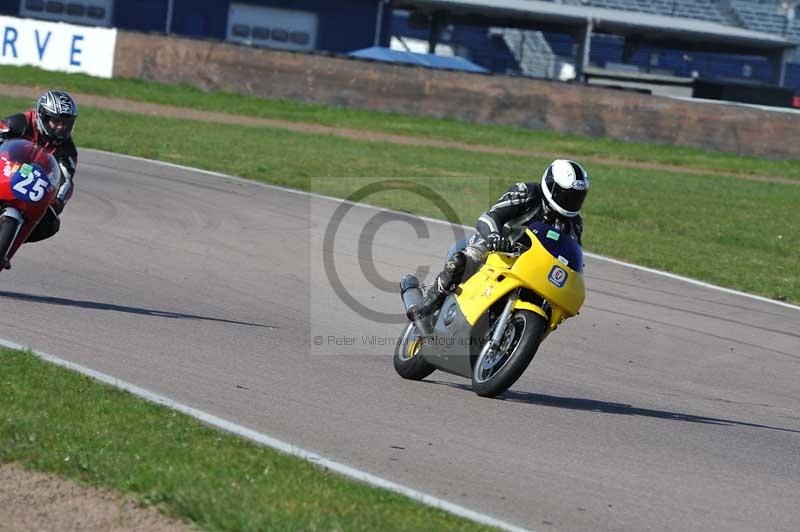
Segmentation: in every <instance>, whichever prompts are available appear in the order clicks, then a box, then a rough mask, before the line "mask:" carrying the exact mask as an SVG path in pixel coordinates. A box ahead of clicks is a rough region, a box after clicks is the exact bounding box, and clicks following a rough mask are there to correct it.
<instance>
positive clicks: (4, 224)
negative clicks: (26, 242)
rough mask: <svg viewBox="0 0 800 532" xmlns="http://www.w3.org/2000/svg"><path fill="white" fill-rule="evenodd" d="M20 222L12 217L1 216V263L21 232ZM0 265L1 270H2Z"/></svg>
mask: <svg viewBox="0 0 800 532" xmlns="http://www.w3.org/2000/svg"><path fill="white" fill-rule="evenodd" d="M19 225H20V221H19V220H17V219H16V218H12V217H11V216H0V262H2V259H3V258H4V257H5V256H6V253H8V251H9V250H10V249H11V246H12V245H13V244H14V238H16V236H17V233H18V232H19V231H18V229H19ZM2 266H3V265H0V270H2Z"/></svg>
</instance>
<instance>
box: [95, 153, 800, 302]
mask: <svg viewBox="0 0 800 532" xmlns="http://www.w3.org/2000/svg"><path fill="white" fill-rule="evenodd" d="M86 151H93V152H97V153H102V154H104V155H110V156H112V157H121V158H124V159H131V160H134V161H144V162H148V163H152V164H159V165H163V166H168V167H172V168H177V169H180V170H184V171H188V172H198V173H201V174H205V175H210V176H214V177H220V178H223V179H229V180H232V181H237V182H241V183H247V184H250V185H256V186H259V187H263V188H268V189H271V190H280V191H283V192H288V193H290V194H298V195H302V196H308V197H311V198H318V199H322V200H326V201H334V202H336V203H349V204H351V205H358V206H360V207H363V208H365V209H374V210H383V211H389V212H393V213H396V214H399V215H404V216H409V214H408V213H406V212H400V211H394V210H392V209H385V208H381V207H376V206H374V205H369V204H366V203H357V204H356V203H353V202H349V201H345V200H343V199H342V198H335V197H333V196H325V195H322V194H317V193H314V192H306V191H305V190H297V189H293V188H287V187H281V186H278V185H269V184H267V183H261V182H258V181H255V180H252V179H245V178H243V177H236V176H232V175H227V174H223V173H221V172H212V171H210V170H202V169H200V168H192V167H190V166H183V165H180V164H174V163H168V162H164V161H156V160H153V159H145V158H143V157H136V156H133V155H124V154H120V153H111V152H106V151H101V150H92V149H88V148H87V149H86ZM417 218H419V219H421V220H425V221H427V222H431V223H437V224H445V225H450V223H449V222H447V221H445V220H439V219H436V218H429V217H427V216H417ZM464 227H465V228H466V229H469V230H473V231H474V230H475V228H474V227H471V226H466V225H465V226H464ZM584 255H586V256H587V257H590V258H592V259H595V260H602V261H605V262H610V263H611V264H616V265H618V266H624V267H626V268H631V269H633V270H639V271H643V272H647V273H652V274H655V275H661V276H663V277H668V278H670V279H675V280H677V281H683V282H685V283H689V284H692V285H695V286H702V287H703V288H709V289H711V290H717V291H719V292H724V293H726V294H733V295H737V296H740V297H745V298H748V299H753V300H755V301H761V302H763V303H771V304H773V305H778V306H780V307H784V308H790V309H793V310H798V311H800V306H798V305H792V304H791V303H784V302H783V301H777V300H775V299H770V298H768V297H762V296H757V295H754V294H748V293H747V292H740V291H739V290H733V289H731V288H725V287H723V286H717V285H715V284H710V283H705V282H703V281H698V280H696V279H692V278H690V277H684V276H682V275H676V274H674V273H669V272H665V271H661V270H656V269H653V268H646V267H644V266H637V265H636V264H630V263H628V262H623V261H621V260H617V259H612V258H610V257H605V256H603V255H596V254H594V253H589V252H586V253H584Z"/></svg>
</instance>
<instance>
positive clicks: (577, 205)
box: [552, 185, 586, 212]
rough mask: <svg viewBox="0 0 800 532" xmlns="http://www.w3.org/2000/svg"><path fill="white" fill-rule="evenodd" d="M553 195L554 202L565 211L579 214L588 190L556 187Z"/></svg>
mask: <svg viewBox="0 0 800 532" xmlns="http://www.w3.org/2000/svg"><path fill="white" fill-rule="evenodd" d="M552 195H553V202H554V203H555V204H556V205H558V206H559V207H561V208H562V209H564V210H565V211H569V212H578V211H579V210H581V207H582V206H583V200H584V199H585V198H586V189H583V190H579V189H577V188H561V187H560V186H558V185H556V186H554V187H553V191H552Z"/></svg>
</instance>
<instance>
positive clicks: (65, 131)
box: [47, 116, 75, 137]
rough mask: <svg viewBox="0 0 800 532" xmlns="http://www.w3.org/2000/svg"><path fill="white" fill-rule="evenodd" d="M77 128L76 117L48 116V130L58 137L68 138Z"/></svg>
mask: <svg viewBox="0 0 800 532" xmlns="http://www.w3.org/2000/svg"><path fill="white" fill-rule="evenodd" d="M73 127H75V117H74V116H48V117H47V128H48V129H49V130H50V131H51V132H52V134H53V135H54V136H56V137H68V136H69V135H70V133H72V128H73Z"/></svg>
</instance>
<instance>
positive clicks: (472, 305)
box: [456, 231, 585, 332]
mask: <svg viewBox="0 0 800 532" xmlns="http://www.w3.org/2000/svg"><path fill="white" fill-rule="evenodd" d="M528 236H529V237H530V240H531V249H529V250H528V251H526V252H525V253H523V254H522V255H520V256H519V257H509V256H507V255H501V254H499V253H490V254H489V257H488V258H487V260H486V263H485V264H484V265H483V266H482V267H481V269H480V270H478V272H477V273H476V274H475V275H473V276H472V277H470V278H469V279H468V280H467V281H466V282H464V283H463V284H462V285H461V290H460V292H459V294H458V295H457V296H456V299H457V300H458V306H459V307H460V308H461V311H462V312H463V313H464V316H465V317H466V319H467V321H468V322H469V323H470V325H475V323H476V322H477V321H478V319H479V318H480V317H481V316H482V315H483V314H484V313H485V312H486V311H487V310H488V309H489V307H491V306H492V305H493V304H494V303H496V302H497V301H498V300H500V299H501V298H503V297H504V296H505V295H506V294H508V293H509V292H511V291H512V290H515V289H517V288H527V289H529V290H532V291H533V292H536V293H537V294H539V295H540V296H541V297H542V298H543V299H545V300H547V302H548V303H549V304H550V307H551V308H552V311H551V315H550V328H549V331H552V330H553V329H555V328H556V327H557V326H558V324H559V323H561V322H562V321H564V320H565V319H567V318H569V317H571V316H574V315H575V314H577V313H578V311H579V310H580V308H581V305H583V300H584V298H585V287H584V283H583V274H581V273H580V272H577V271H575V270H573V269H572V268H570V267H569V266H566V265H564V264H562V263H561V262H560V261H559V260H558V259H556V258H555V257H553V256H552V255H551V254H550V252H548V251H547V250H546V249H545V248H544V246H542V244H541V242H539V239H538V238H537V237H536V235H534V234H533V233H532V232H530V231H528ZM555 266H558V267H559V268H561V269H562V270H564V271H565V272H566V273H567V279H566V281H565V282H564V285H563V286H562V287H561V288H559V287H558V286H556V285H555V284H553V283H552V282H551V281H550V280H548V277H549V276H550V273H551V272H552V271H553V268H554V267H555ZM515 308H518V309H526V310H531V311H533V312H536V313H537V314H539V315H541V316H543V317H544V318H547V314H546V313H545V311H544V310H542V308H541V307H540V306H539V305H537V304H535V303H531V302H527V301H524V298H523V299H520V300H519V301H517V304H516V305H515ZM549 331H548V332H549Z"/></svg>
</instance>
